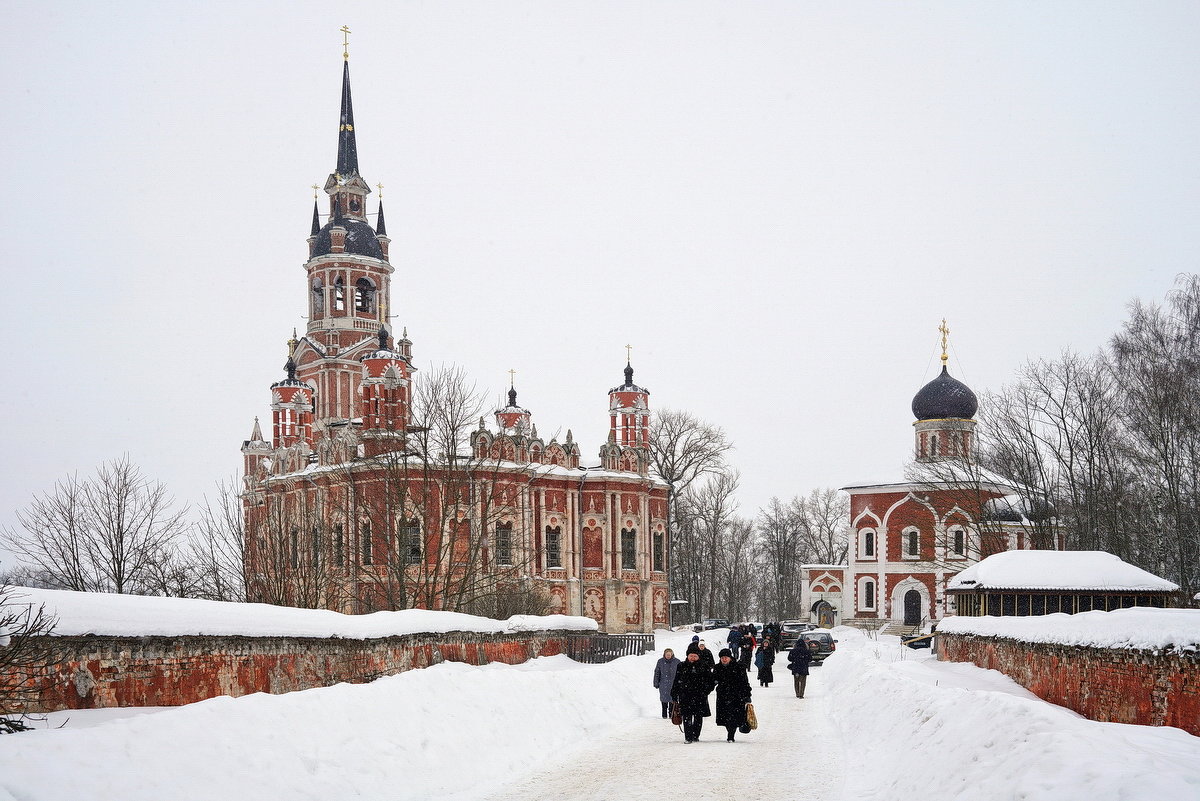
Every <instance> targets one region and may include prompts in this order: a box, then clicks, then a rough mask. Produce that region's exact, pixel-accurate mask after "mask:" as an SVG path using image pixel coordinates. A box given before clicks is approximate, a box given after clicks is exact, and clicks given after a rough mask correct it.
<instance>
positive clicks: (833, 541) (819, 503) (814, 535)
mask: <svg viewBox="0 0 1200 801" xmlns="http://www.w3.org/2000/svg"><path fill="white" fill-rule="evenodd" d="M792 505H793V506H794V507H795V508H796V511H797V513H798V515H799V519H800V532H801V546H802V550H803V558H804V562H805V563H808V564H821V565H840V564H843V563H845V561H846V549H847V548H848V543H847V540H846V522H847V520H848V519H849V516H850V499H849V498H848V497H846V496H845V495H844V494H842V493H841V492H838V491H837V490H835V489H832V488H830V487H822V488H821V489H814V490H812V491H811V492H809V493H808V495H807V496H806V497H804V498H802V499H801V498H796V499H793V501H792Z"/></svg>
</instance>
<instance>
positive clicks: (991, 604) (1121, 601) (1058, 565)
mask: <svg viewBox="0 0 1200 801" xmlns="http://www.w3.org/2000/svg"><path fill="white" fill-rule="evenodd" d="M1178 591H1179V585H1177V584H1173V583H1172V582H1170V581H1167V580H1166V579H1164V578H1159V577H1158V576H1156V575H1154V574H1153V573H1148V572H1146V571H1145V570H1142V569H1141V568H1140V567H1135V566H1134V565H1131V564H1129V563H1128V562H1125V561H1122V560H1121V559H1119V558H1118V557H1116V556H1114V555H1113V554H1110V553H1105V552H1104V551H1013V552H1011V553H998V554H993V555H992V556H989V557H987V558H986V559H984V560H983V561H981V562H979V563H978V564H975V565H971V566H970V567H968V568H967V569H966V570H964V571H963V572H961V573H959V574H958V575H957V576H955V577H954V578H952V579H950V583H949V584H948V585H947V588H946V592H947V594H949V595H950V596H951V597H952V598H953V599H954V606H955V614H958V615H968V616H972V615H993V616H997V617H1000V616H1003V617H1013V616H1015V617H1024V616H1026V615H1048V614H1053V613H1055V612H1066V613H1068V614H1074V613H1077V612H1090V611H1093V610H1100V611H1111V610H1113V609H1127V608H1129V607H1133V606H1150V607H1158V608H1160V609H1161V608H1165V607H1169V606H1173V605H1174V604H1173V595H1174V593H1176V592H1178Z"/></svg>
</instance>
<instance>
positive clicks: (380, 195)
mask: <svg viewBox="0 0 1200 801" xmlns="http://www.w3.org/2000/svg"><path fill="white" fill-rule="evenodd" d="M375 186H377V187H379V199H380V200H383V184H375Z"/></svg>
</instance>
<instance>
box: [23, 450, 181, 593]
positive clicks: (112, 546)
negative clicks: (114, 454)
mask: <svg viewBox="0 0 1200 801" xmlns="http://www.w3.org/2000/svg"><path fill="white" fill-rule="evenodd" d="M173 506H174V501H173V499H172V498H171V496H170V495H169V494H168V492H167V490H166V488H165V487H164V486H163V485H162V484H160V483H158V482H155V481H151V480H149V479H147V478H146V477H145V476H143V475H142V472H141V470H140V469H139V468H138V467H137V466H135V465H134V464H133V463H132V462H130V461H129V459H128V457H122V458H120V459H117V460H114V461H112V462H107V463H105V464H102V465H101V466H100V467H99V468H97V470H96V475H95V476H94V477H92V478H91V479H89V480H87V481H80V480H79V479H78V478H77V477H74V476H72V477H69V478H67V479H64V480H62V481H60V482H58V484H57V485H56V486H55V489H54V490H53V491H51V492H49V493H46V494H44V495H40V496H37V497H35V498H34V501H33V503H32V504H30V506H29V507H27V508H26V509H23V510H20V511H18V512H17V519H18V521H19V522H20V523H21V528H22V529H23V531H12V530H8V531H5V532H4V540H5V542H6V544H7V545H8V547H9V548H10V549H11V550H13V551H14V552H16V553H18V554H20V555H21V556H23V557H24V558H25V559H27V560H28V561H29V562H30V563H31V565H33V566H34V567H35V568H36V569H38V570H40V571H42V573H43V574H44V575H45V576H47V577H48V579H49V580H50V581H52V582H53V583H54V584H55V585H56V586H59V587H62V588H63V589H71V590H82V591H92V592H118V593H137V592H144V591H146V590H147V586H148V585H147V583H146V582H147V581H148V580H149V578H150V573H151V570H152V568H153V567H154V563H155V561H156V560H160V559H162V558H163V556H164V555H165V554H169V553H172V551H173V549H174V547H175V541H176V538H177V537H178V536H179V534H180V533H181V532H182V530H183V528H184V524H183V514H184V513H183V511H182V510H179V511H177V510H175V509H173V508H172V507H173Z"/></svg>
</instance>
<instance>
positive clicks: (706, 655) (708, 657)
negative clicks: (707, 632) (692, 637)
mask: <svg viewBox="0 0 1200 801" xmlns="http://www.w3.org/2000/svg"><path fill="white" fill-rule="evenodd" d="M696 653H698V654H699V655H700V661H701V662H702V663H704V664H705V665H708V669H709V670H712V668H713V655H712V651H710V650H708V646H707V645H705V644H704V640H701V641H700V642H698V643H696Z"/></svg>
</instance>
